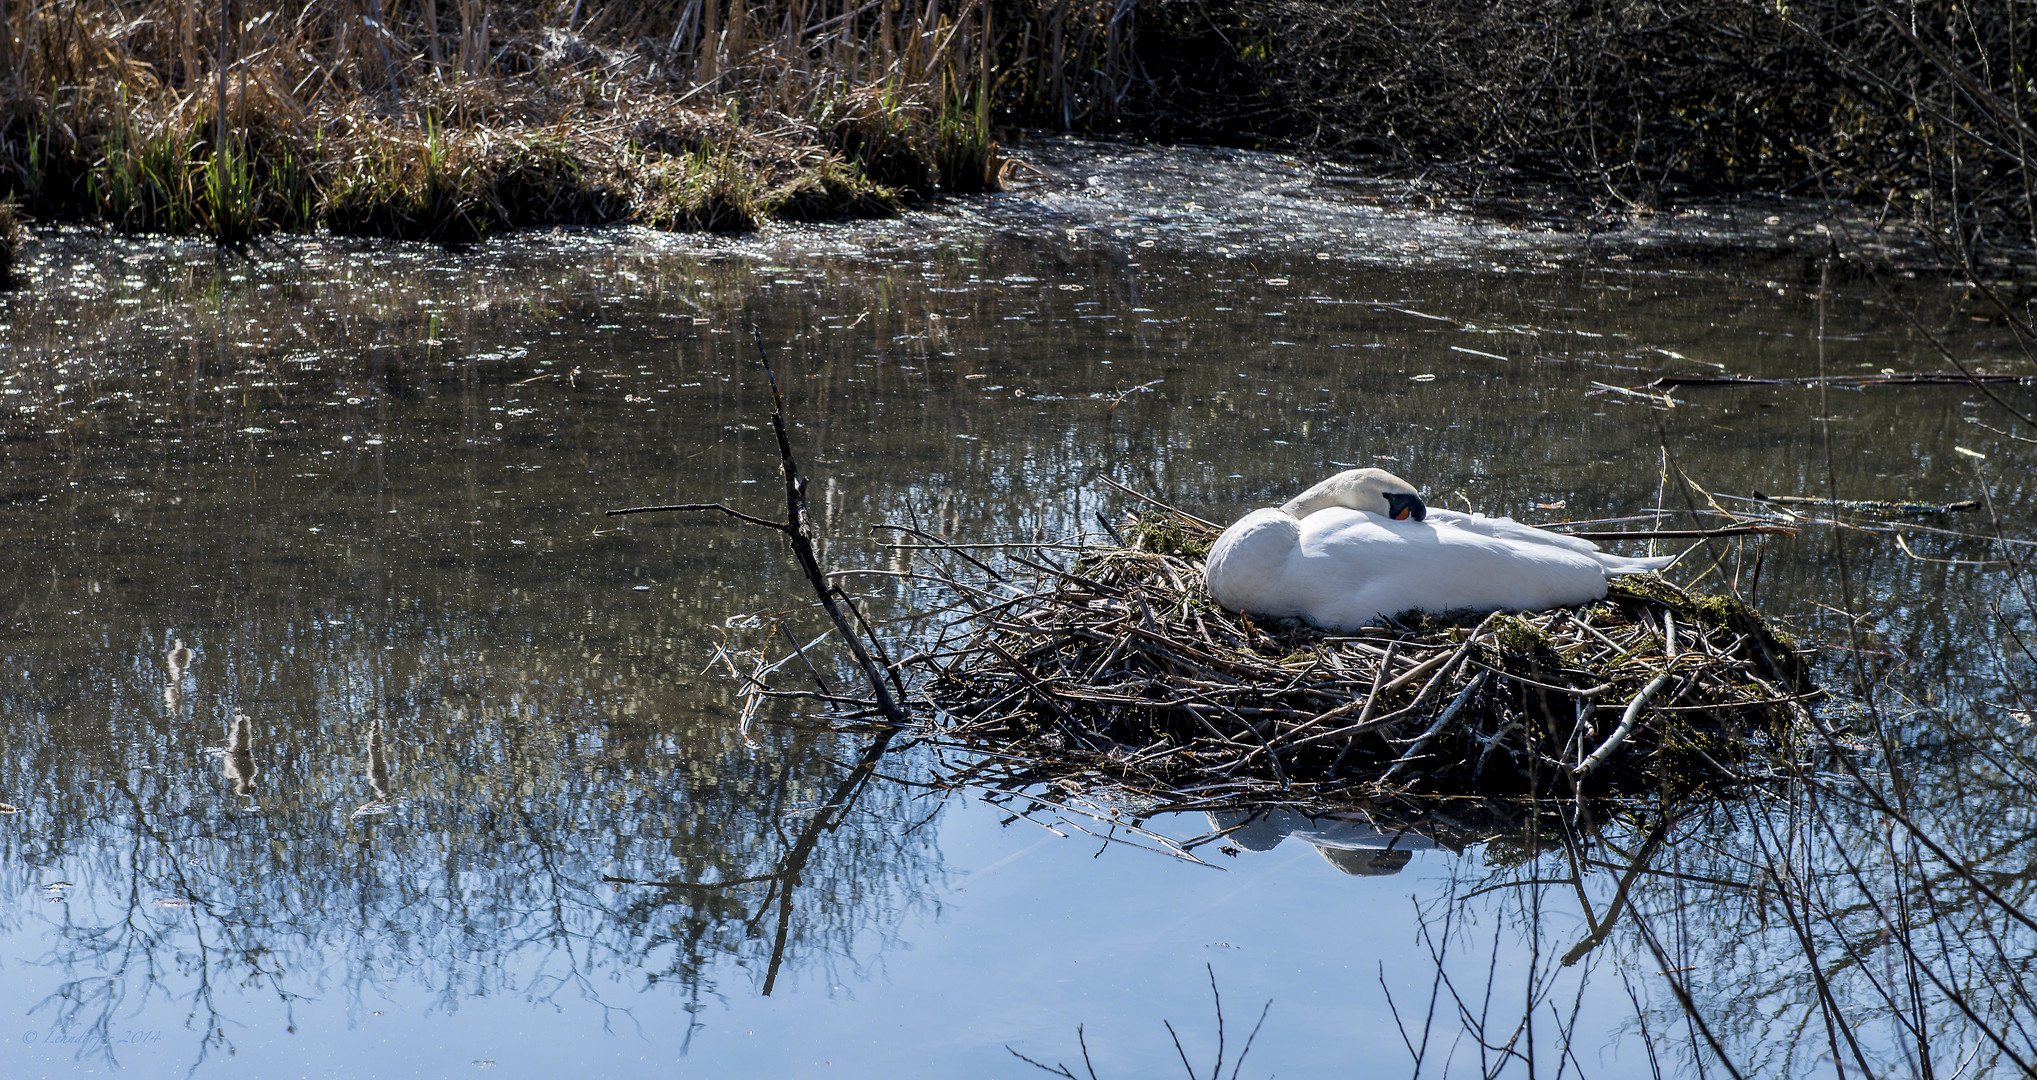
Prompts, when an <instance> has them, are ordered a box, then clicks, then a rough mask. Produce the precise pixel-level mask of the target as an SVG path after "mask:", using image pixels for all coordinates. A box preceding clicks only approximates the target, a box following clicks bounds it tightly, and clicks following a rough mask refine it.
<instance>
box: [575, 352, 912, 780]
mask: <svg viewBox="0 0 2037 1080" xmlns="http://www.w3.org/2000/svg"><path fill="white" fill-rule="evenodd" d="M750 333H751V336H752V337H753V338H754V339H755V340H756V343H757V362H758V363H759V364H761V365H763V368H764V378H765V380H766V381H767V382H768V383H769V384H770V386H771V429H772V430H773V431H774V432H776V433H777V435H778V471H779V475H780V476H782V477H783V478H784V480H785V520H784V521H772V520H770V519H769V518H761V517H757V516H756V515H754V514H746V513H743V512H742V511H740V510H736V509H734V508H732V507H730V506H727V505H725V504H723V503H680V504H676V505H671V506H634V507H628V508H625V509H621V510H610V511H608V516H609V517H615V516H617V515H622V514H650V513H662V512H665V511H716V512H719V513H723V514H727V515H728V516H730V517H732V518H735V519H736V520H738V521H742V522H745V523H747V524H750V525H761V526H763V527H764V528H767V529H774V530H776V531H778V532H780V533H783V534H785V538H786V540H788V541H790V542H791V544H792V557H793V558H794V559H795V560H797V561H798V562H799V569H800V570H801V571H802V572H804V573H805V574H806V580H807V581H808V582H809V583H810V584H812V586H813V591H814V595H815V596H817V597H819V599H820V606H821V610H823V611H825V612H827V614H828V618H829V619H830V620H832V621H833V622H834V625H835V632H836V633H838V634H840V635H841V638H842V642H843V643H844V644H845V645H847V646H848V647H849V652H850V653H851V654H852V655H853V656H855V658H856V664H857V666H859V667H861V668H862V669H863V675H864V677H865V678H866V679H868V680H869V683H870V692H871V698H872V700H871V704H872V706H873V707H874V708H875V709H876V710H877V712H878V713H879V714H881V715H882V716H883V717H884V718H885V719H886V720H889V721H890V722H891V723H892V724H894V725H897V726H903V725H904V724H905V722H906V719H907V714H906V710H905V706H904V704H903V703H902V702H901V700H900V699H901V697H902V696H903V686H902V684H899V683H897V681H896V680H897V678H898V676H897V675H896V674H895V673H892V672H889V671H887V669H886V666H885V665H881V664H879V663H878V662H877V659H876V657H875V656H873V655H872V653H873V651H875V652H878V653H881V652H882V651H883V646H882V645H881V644H879V643H878V641H877V638H876V636H875V635H874V634H870V635H869V640H868V642H867V643H866V641H865V640H864V635H865V634H868V633H869V623H867V622H865V621H864V619H863V613H862V612H861V611H860V610H858V609H857V608H856V602H855V601H854V600H853V599H851V598H850V597H849V594H847V593H845V592H843V591H842V589H841V586H839V585H835V584H833V583H832V582H830V581H829V580H828V572H827V570H826V568H824V567H823V566H821V563H820V557H819V556H818V555H816V554H815V553H814V550H813V521H812V519H811V518H810V517H809V516H808V514H807V512H806V479H805V478H804V477H802V476H800V475H799V462H798V460H797V459H795V458H794V457H793V456H792V439H791V436H790V435H789V434H788V433H787V431H786V427H785V398H784V396H783V395H781V394H780V393H779V392H778V375H777V373H776V372H774V371H772V370H771V357H770V354H769V353H768V352H767V351H766V350H765V348H764V335H763V333H762V332H761V331H759V330H758V329H757V328H756V327H754V326H752V327H751V328H750ZM851 615H853V616H855V620H856V623H857V624H858V625H857V626H851V625H850V624H849V617H850V616H851ZM859 627H860V631H859ZM887 676H889V678H890V680H891V682H889V683H887V681H886V680H887ZM894 686H896V687H898V689H899V690H900V694H899V695H894V694H893V693H892V690H893V688H894ZM882 753H883V746H882V740H879V743H878V744H876V745H874V746H873V747H872V749H871V751H869V752H868V753H867V754H866V760H875V758H876V757H877V756H878V755H881V754H882Z"/></svg>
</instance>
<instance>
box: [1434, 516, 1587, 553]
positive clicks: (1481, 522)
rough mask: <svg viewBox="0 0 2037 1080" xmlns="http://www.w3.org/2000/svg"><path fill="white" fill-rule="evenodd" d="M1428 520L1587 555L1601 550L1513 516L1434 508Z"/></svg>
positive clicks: (1500, 538) (1515, 541) (1583, 541)
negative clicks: (1520, 520) (1527, 523)
mask: <svg viewBox="0 0 2037 1080" xmlns="http://www.w3.org/2000/svg"><path fill="white" fill-rule="evenodd" d="M1429 520H1430V521H1433V522H1437V523H1439V524H1448V525H1450V526H1452V527H1454V528H1459V529H1463V530H1464V531H1465V532H1471V533H1477V534H1479V535H1481V536H1490V537H1492V538H1494V539H1496V540H1505V541H1508V542H1510V543H1516V544H1547V545H1549V546H1551V547H1557V548H1562V549H1564V550H1566V551H1576V552H1582V553H1584V554H1591V553H1593V552H1596V551H1598V549H1599V547H1598V545H1597V544H1594V543H1592V542H1591V541H1589V540H1583V539H1580V538H1578V537H1575V536H1565V535H1563V534H1562V533H1559V532H1550V531H1549V530H1548V529H1538V528H1536V527H1535V526H1533V525H1523V524H1521V523H1520V522H1518V521H1515V520H1514V519H1513V518H1510V517H1486V516H1485V515H1484V514H1460V513H1458V512H1457V511H1455V510H1435V509H1432V510H1430V511H1429Z"/></svg>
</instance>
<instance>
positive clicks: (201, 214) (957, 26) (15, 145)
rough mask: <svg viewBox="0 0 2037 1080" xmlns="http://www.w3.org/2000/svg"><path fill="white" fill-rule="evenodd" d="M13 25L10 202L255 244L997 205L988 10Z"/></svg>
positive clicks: (273, 17) (787, 0)
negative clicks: (968, 196) (324, 235)
mask: <svg viewBox="0 0 2037 1080" xmlns="http://www.w3.org/2000/svg"><path fill="white" fill-rule="evenodd" d="M555 7H556V6H555V5H548V4H539V3H534V2H513V3H482V2H479V0H445V2H439V0H420V2H416V3H409V2H405V3H394V2H385V0H338V2H332V3H324V2H321V3H312V2H311V0H255V2H245V3H229V4H228V5H227V6H226V9H225V10H226V14H227V17H226V20H225V22H224V24H223V25H222V23H221V18H220V11H221V9H220V8H219V7H217V6H213V5H210V4H200V3H196V2H194V0H177V2H174V3H171V4H169V5H168V6H167V7H164V6H163V5H152V4H143V3H141V2H140V0H80V2H78V3H73V4H66V5H45V6H19V7H17V6H9V7H8V8H7V9H6V10H5V11H4V12H0V23H4V24H5V25H4V26H0V40H4V41H5V43H6V49H5V55H4V56H0V71H4V72H5V77H4V82H0V193H4V194H6V195H8V196H9V197H13V198H15V199H17V200H19V201H20V202H21V203H22V205H23V207H24V208H25V209H26V210H27V211H28V212H31V213H34V214H36V215H38V216H39V217H47V218H66V217H68V218H76V219H89V220H102V221H106V222H109V223H111V224H113V225H115V226H116V227H118V228H122V229H126V230H132V231H154V232H185V233H202V234H209V235H212V236H214V237H217V238H218V239H220V240H221V241H222V242H239V241H241V240H244V239H246V238H248V237H250V236H254V235H259V234H260V233H262V232H265V231H270V230H275V229H303V228H311V227H315V226H317V225H321V224H322V225H325V226H327V227H330V228H332V229H333V230H334V231H337V232H348V233H366V234H374V235H387V236H401V237H411V238H422V239H434V240H440V241H446V242H455V243H458V242H467V241H470V240H472V239H475V238H478V237H479V236H482V235H485V233H486V232H487V231H489V230H491V229H496V228H501V227H508V226H514V225H531V224H547V223H555V222H573V223H581V222H606V221H637V222H642V223H645V224H650V225H656V226H660V227H666V228H710V229H740V228H750V227H753V226H754V225H756V224H757V223H758V222H760V221H763V220H766V219H768V218H770V217H772V216H776V215H780V214H782V215H784V216H788V217H800V218H813V217H821V216H832V215H844V214H851V215H853V214H873V213H874V214H888V213H894V212H896V210H897V209H898V207H899V206H900V205H902V204H903V203H905V202H909V201H912V200H915V199H921V198H925V197H928V196H930V195H932V194H934V193H936V192H938V191H942V190H979V189H982V188H984V187H986V186H990V185H994V183H995V181H996V173H997V154H996V148H995V144H994V142H993V140H992V139H991V136H990V109H989V107H988V104H987V102H988V82H987V80H988V79H989V77H990V72H991V67H990V65H989V63H988V60H987V55H988V54H987V51H986V50H987V49H988V48H989V47H990V42H989V39H988V37H987V29H988V27H987V24H988V20H989V9H988V4H987V2H986V0H964V2H962V3H959V4H956V3H953V2H949V3H943V2H942V0H924V2H917V3H914V2H906V3H887V4H882V5H879V4H869V3H861V4H858V3H831V2H828V0H817V2H816V0H761V2H751V0H686V2H684V3H680V4H676V5H644V4H637V3H601V2H594V3H585V4H581V5H576V6H575V9H574V10H575V11H576V12H577V18H575V19H574V20H572V22H571V26H570V28H568V27H566V26H565V25H562V24H563V23H564V22H565V15H566V13H565V12H564V11H561V10H556V9H555Z"/></svg>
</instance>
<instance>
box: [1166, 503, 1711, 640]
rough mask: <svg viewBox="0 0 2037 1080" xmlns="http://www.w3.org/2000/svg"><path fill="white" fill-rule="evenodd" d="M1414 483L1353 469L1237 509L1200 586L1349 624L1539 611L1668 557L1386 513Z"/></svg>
mask: <svg viewBox="0 0 2037 1080" xmlns="http://www.w3.org/2000/svg"><path fill="white" fill-rule="evenodd" d="M1413 493H1414V489H1413V487H1412V486H1411V485H1409V484H1407V482H1406V481H1403V480H1400V479H1399V478H1397V477H1394V476H1393V475H1391V474H1389V473H1385V472H1382V471H1380V470H1378V469H1360V470H1353V471H1352V472H1348V473H1340V474H1339V475H1338V476H1335V477H1332V478H1331V479H1330V480H1327V481H1324V482H1323V483H1322V484H1318V485H1316V487H1314V488H1311V489H1310V490H1309V491H1308V492H1305V493H1304V494H1303V495H1302V496H1300V497H1298V498H1296V499H1295V500H1294V501H1292V502H1290V503H1288V504H1287V505H1286V506H1284V507H1281V508H1279V509H1264V510H1254V511H1252V512H1251V513H1249V514H1246V515H1245V516H1244V517H1243V518H1241V519H1239V520H1238V522H1237V523H1236V524H1234V525H1232V526H1231V527H1230V528H1228V529H1225V530H1224V532H1223V535H1221V536H1219V537H1218V538H1217V541H1216V543H1215V544H1214V545H1213V546H1212V547H1211V548H1210V554H1209V561H1208V563H1207V565H1206V567H1205V571H1204V578H1205V580H1206V581H1207V583H1208V586H1209V591H1210V595H1211V596H1213V597H1215V598H1216V601H1217V603H1219V604H1222V605H1223V606H1224V607H1227V608H1230V609H1232V610H1234V611H1243V612H1246V613H1248V614H1252V615H1261V616H1270V617H1299V618H1303V619H1307V620H1308V621H1309V622H1312V623H1314V624H1316V625H1318V626H1321V627H1324V628H1326V629H1333V630H1356V629H1358V628H1359V627H1361V626H1364V625H1366V624H1368V623H1376V622H1378V621H1379V619H1380V618H1381V617H1382V616H1388V615H1394V614H1398V613H1400V612H1403V611H1407V610H1410V609H1417V610H1421V611H1428V612H1436V613H1442V612H1450V611H1460V610H1467V609H1468V610H1474V611H1490V610H1495V609H1504V610H1513V611H1540V610H1543V609H1546V608H1553V607H1570V606H1573V605H1577V604H1584V603H1589V602H1591V601H1593V600H1597V599H1599V598H1600V597H1603V596H1604V595H1605V594H1606V582H1607V581H1608V580H1609V579H1611V578H1613V577H1616V576H1618V575H1621V574H1634V573H1640V572H1642V571H1646V570H1658V569H1661V568H1662V567H1665V566H1667V565H1669V564H1670V563H1672V562H1674V561H1675V559H1674V558H1673V557H1664V558H1652V559H1646V558H1627V557H1625V556H1620V555H1609V554H1607V553H1605V552H1603V551H1600V550H1599V548H1598V545H1596V544H1593V543H1591V542H1590V541H1588V540H1580V539H1578V538H1577V537H1574V536H1562V535H1559V534H1557V533H1552V532H1548V531H1546V530H1543V529H1537V528H1534V527H1532V526H1528V525H1523V524H1521V523H1520V522H1517V521H1514V520H1513V519H1511V518H1504V517H1497V518H1495V517H1486V516H1484V515H1482V514H1460V513H1457V512H1455V511H1451V510H1429V511H1427V519H1426V520H1422V521H1416V520H1412V519H1411V518H1410V519H1404V520H1394V519H1393V518H1390V517H1388V516H1387V515H1386V513H1385V511H1386V510H1387V509H1388V505H1389V504H1388V503H1387V501H1386V497H1385V496H1386V495H1387V494H1396V495H1409V494H1413ZM1354 504H1355V505H1354ZM1375 507H1376V509H1375ZM1297 510H1299V511H1300V514H1299V515H1297V513H1296V512H1295V511H1297Z"/></svg>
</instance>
